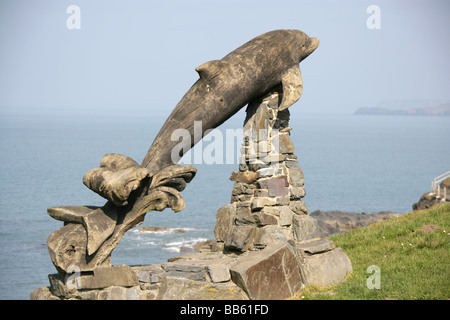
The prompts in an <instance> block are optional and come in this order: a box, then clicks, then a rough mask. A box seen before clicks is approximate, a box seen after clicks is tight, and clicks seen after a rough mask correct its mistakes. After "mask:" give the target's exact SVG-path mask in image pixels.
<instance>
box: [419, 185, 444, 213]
mask: <svg viewBox="0 0 450 320" xmlns="http://www.w3.org/2000/svg"><path fill="white" fill-rule="evenodd" d="M440 192H441V195H438V194H437V193H434V192H427V193H424V194H423V195H422V196H421V197H420V200H419V201H418V202H416V203H414V204H413V207H412V208H413V210H425V209H428V208H431V207H432V206H434V205H436V204H442V203H445V202H449V201H450V188H447V195H446V198H444V196H443V193H444V192H443V190H442V191H440Z"/></svg>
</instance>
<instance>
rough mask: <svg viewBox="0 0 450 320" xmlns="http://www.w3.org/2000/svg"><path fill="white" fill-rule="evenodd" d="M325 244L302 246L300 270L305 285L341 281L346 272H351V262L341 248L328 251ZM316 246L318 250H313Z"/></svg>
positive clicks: (320, 284) (325, 285)
mask: <svg viewBox="0 0 450 320" xmlns="http://www.w3.org/2000/svg"><path fill="white" fill-rule="evenodd" d="M326 246H327V244H323V245H322V246H318V247H316V248H314V249H312V250H311V251H310V252H313V253H312V254H308V253H307V252H308V250H307V249H305V248H303V249H301V250H303V254H302V255H301V256H302V257H301V258H300V260H301V263H300V264H299V265H300V272H301V275H302V280H303V282H304V284H305V285H307V286H309V285H315V286H320V287H327V286H330V285H335V284H338V283H340V282H342V281H343V280H344V279H345V276H346V275H347V274H348V273H351V272H353V269H352V263H351V261H350V259H349V258H348V256H347V255H346V254H345V253H344V252H343V251H342V249H341V248H335V249H332V250H330V251H325V252H323V251H321V250H324V249H325V250H329V248H324V247H326ZM318 248H320V249H319V252H315V251H316V250H317V249H318Z"/></svg>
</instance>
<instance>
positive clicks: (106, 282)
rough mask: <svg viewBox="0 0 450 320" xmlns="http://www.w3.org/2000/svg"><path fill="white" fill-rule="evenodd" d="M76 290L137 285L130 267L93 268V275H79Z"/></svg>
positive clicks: (137, 281) (136, 279) (136, 278)
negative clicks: (78, 285)
mask: <svg viewBox="0 0 450 320" xmlns="http://www.w3.org/2000/svg"><path fill="white" fill-rule="evenodd" d="M80 280H81V281H80V282H79V284H80V287H79V288H78V289H102V288H106V287H109V286H120V287H133V286H138V285H139V280H138V277H137V275H136V273H135V272H134V271H133V269H132V268H131V267H130V266H127V265H119V266H112V267H100V268H95V269H94V273H93V275H81V276H80Z"/></svg>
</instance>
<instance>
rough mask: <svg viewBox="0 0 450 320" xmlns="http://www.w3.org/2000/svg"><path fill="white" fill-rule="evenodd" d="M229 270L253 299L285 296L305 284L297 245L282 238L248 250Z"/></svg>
mask: <svg viewBox="0 0 450 320" xmlns="http://www.w3.org/2000/svg"><path fill="white" fill-rule="evenodd" d="M230 272H231V278H232V280H233V282H235V283H236V284H237V285H238V286H239V287H241V288H242V289H243V290H244V291H245V292H246V293H247V294H248V296H249V298H250V299H252V300H271V299H286V298H288V297H291V296H293V295H294V294H295V292H297V291H300V290H301V289H302V288H303V284H302V279H301V275H300V272H299V268H298V263H297V258H296V256H295V252H294V249H293V248H292V247H291V245H290V244H288V243H287V242H283V241H277V242H272V243H269V244H268V245H267V246H266V247H265V248H264V249H263V250H259V251H254V252H250V253H248V254H247V255H245V256H243V257H242V258H240V259H239V261H238V262H237V263H235V264H233V265H232V266H231V267H230Z"/></svg>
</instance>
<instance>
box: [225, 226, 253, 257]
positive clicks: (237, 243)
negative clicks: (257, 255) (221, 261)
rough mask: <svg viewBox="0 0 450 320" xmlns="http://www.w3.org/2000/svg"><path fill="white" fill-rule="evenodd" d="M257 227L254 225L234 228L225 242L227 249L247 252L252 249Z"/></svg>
mask: <svg viewBox="0 0 450 320" xmlns="http://www.w3.org/2000/svg"><path fill="white" fill-rule="evenodd" d="M255 232H256V227H255V226H252V225H245V226H232V227H231V229H230V232H229V233H228V235H227V237H226V240H225V248H226V249H231V250H238V251H246V250H247V249H249V248H250V246H251V244H252V242H253V237H254V236H255Z"/></svg>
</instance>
